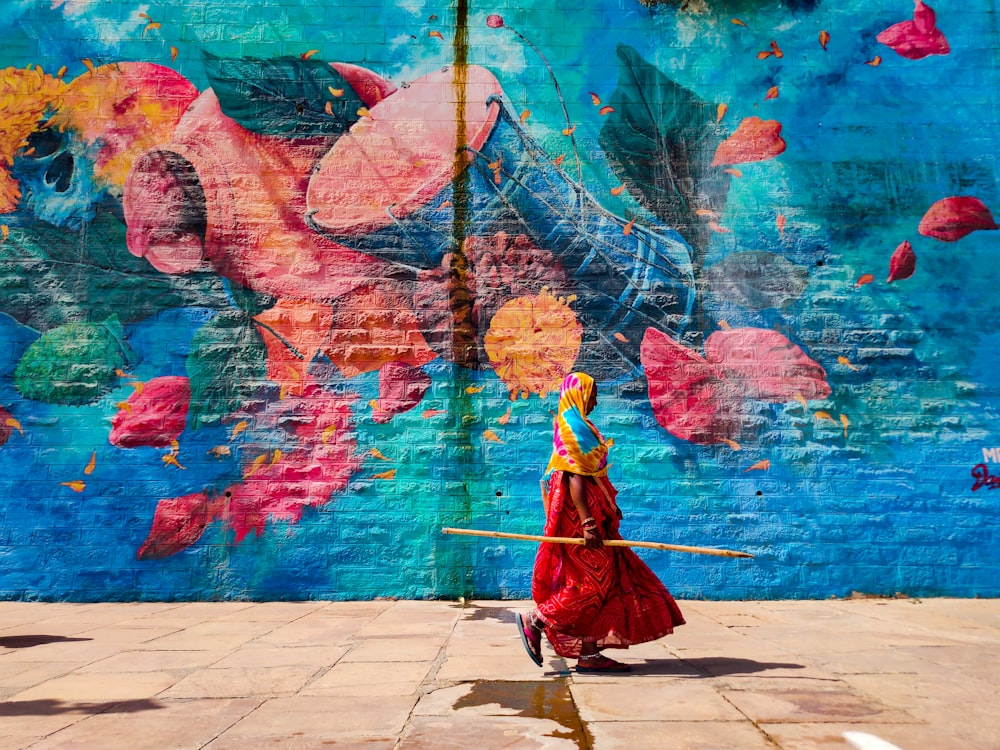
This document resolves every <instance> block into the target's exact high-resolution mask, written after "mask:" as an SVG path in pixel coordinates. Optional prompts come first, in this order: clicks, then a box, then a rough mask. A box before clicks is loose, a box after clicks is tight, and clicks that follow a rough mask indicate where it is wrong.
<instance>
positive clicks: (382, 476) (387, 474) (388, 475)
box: [372, 469, 396, 479]
mask: <svg viewBox="0 0 1000 750" xmlns="http://www.w3.org/2000/svg"><path fill="white" fill-rule="evenodd" d="M395 478H396V470H395V469H389V471H383V472H382V473H380V474H373V475H372V479H395Z"/></svg>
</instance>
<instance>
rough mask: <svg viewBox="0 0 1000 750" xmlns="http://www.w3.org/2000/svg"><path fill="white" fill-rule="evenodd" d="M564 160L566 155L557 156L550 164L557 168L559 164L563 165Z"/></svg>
mask: <svg viewBox="0 0 1000 750" xmlns="http://www.w3.org/2000/svg"><path fill="white" fill-rule="evenodd" d="M565 158H566V154H559V156H557V157H556V158H555V159H553V160H552V163H553V164H555V165H556V166H557V167H558V166H559V165H560V164H562V163H563V159H565Z"/></svg>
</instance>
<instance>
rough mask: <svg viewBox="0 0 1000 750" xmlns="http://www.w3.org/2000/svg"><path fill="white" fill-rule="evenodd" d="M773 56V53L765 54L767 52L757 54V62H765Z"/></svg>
mask: <svg viewBox="0 0 1000 750" xmlns="http://www.w3.org/2000/svg"><path fill="white" fill-rule="evenodd" d="M773 54H774V53H773V52H767V51H764V52H758V53H757V59H758V60H766V59H767V58H769V57H770V56H771V55H773Z"/></svg>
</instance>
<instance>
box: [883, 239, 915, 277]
mask: <svg viewBox="0 0 1000 750" xmlns="http://www.w3.org/2000/svg"><path fill="white" fill-rule="evenodd" d="M916 270H917V254H916V253H914V252H913V245H911V244H910V243H909V242H903V243H901V244H900V245H899V247H897V248H896V250H895V252H893V254H892V257H891V258H890V259H889V281H888V282H887V283H890V284H891V283H892V282H893V281H900V280H902V279H908V278H910V277H911V276H912V275H913V272H914V271H916Z"/></svg>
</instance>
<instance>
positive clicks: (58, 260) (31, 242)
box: [0, 211, 228, 331]
mask: <svg viewBox="0 0 1000 750" xmlns="http://www.w3.org/2000/svg"><path fill="white" fill-rule="evenodd" d="M0 279H3V283H2V284H0V312H4V313H7V314H8V315H10V316H11V317H12V318H14V319H15V320H16V321H18V322H19V323H22V324H24V325H27V326H30V327H31V328H34V329H35V330H38V331H48V330H50V329H52V328H56V327H57V326H61V325H64V324H66V323H71V322H78V321H89V322H100V321H102V320H105V319H106V318H108V317H110V316H111V315H116V316H117V317H118V318H119V319H120V320H121V321H122V322H123V323H131V322H134V321H137V320H143V319H145V318H147V317H149V316H150V315H153V314H155V313H158V312H162V311H163V310H167V309H171V308H175V307H187V306H195V307H211V308H222V307H226V306H227V305H228V301H227V300H226V295H225V292H224V290H223V288H222V282H221V280H220V279H219V277H218V276H216V275H215V274H208V273H204V274H187V275H184V276H168V275H166V274H162V273H160V272H159V271H157V270H156V269H154V268H153V267H152V266H150V265H149V263H148V262H147V261H146V260H144V259H143V258H137V257H136V256H134V255H132V253H130V252H129V251H128V247H127V246H126V244H125V224H123V223H122V222H121V221H120V220H119V219H118V218H116V217H115V216H113V215H112V214H110V213H109V212H106V211H105V212H101V213H98V215H97V216H96V217H95V219H94V220H93V221H92V222H91V223H90V224H89V225H87V226H86V227H85V228H84V229H83V230H82V231H80V232H67V231H66V230H65V229H59V228H56V227H52V226H49V225H47V224H43V223H41V222H38V223H36V224H34V225H32V226H31V227H30V228H23V227H14V228H12V229H11V231H10V235H9V236H8V237H7V240H6V241H5V242H2V243H0Z"/></svg>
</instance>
